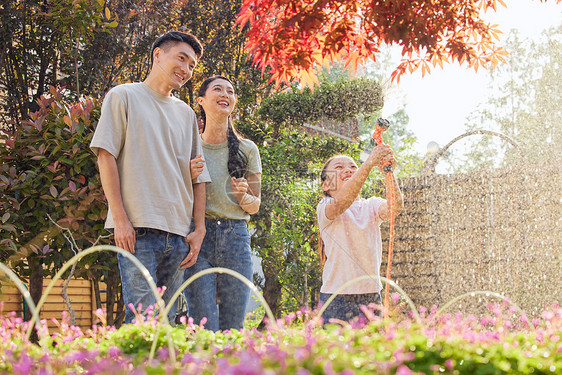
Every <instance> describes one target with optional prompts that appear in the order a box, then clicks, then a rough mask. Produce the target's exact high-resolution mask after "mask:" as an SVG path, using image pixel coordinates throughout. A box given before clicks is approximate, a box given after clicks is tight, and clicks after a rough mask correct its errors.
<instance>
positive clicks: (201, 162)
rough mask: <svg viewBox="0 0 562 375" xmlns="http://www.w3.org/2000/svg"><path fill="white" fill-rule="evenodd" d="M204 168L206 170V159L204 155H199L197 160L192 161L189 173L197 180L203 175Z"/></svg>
mask: <svg viewBox="0 0 562 375" xmlns="http://www.w3.org/2000/svg"><path fill="white" fill-rule="evenodd" d="M203 168H205V159H203V155H197V157H196V158H194V159H191V162H190V165H189V171H190V172H191V179H192V180H195V179H196V178H197V177H199V175H201V173H203Z"/></svg>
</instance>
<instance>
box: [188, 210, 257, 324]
mask: <svg viewBox="0 0 562 375" xmlns="http://www.w3.org/2000/svg"><path fill="white" fill-rule="evenodd" d="M205 227H206V229H207V233H206V235H205V239H204V240H203V244H202V246H201V251H200V252H199V257H198V258H197V262H196V263H195V264H194V265H193V266H191V267H189V268H187V269H186V270H185V280H187V279H188V278H190V277H191V276H193V275H195V274H196V273H197V272H199V271H203V270H206V269H208V268H212V267H224V268H229V269H231V270H234V271H236V272H238V273H240V274H242V275H243V276H244V277H246V278H247V279H248V280H250V281H252V274H253V271H252V254H251V249H250V234H249V233H248V226H247V223H246V221H245V220H231V219H216V220H215V219H205ZM249 298H250V289H249V288H248V286H246V285H245V284H244V283H242V282H241V281H240V280H238V279H236V278H234V277H233V276H231V275H227V274H217V273H211V274H208V275H205V276H201V277H199V278H197V279H196V280H195V281H194V282H192V283H191V284H189V285H188V286H187V288H186V289H185V299H186V300H187V306H188V310H189V312H188V313H189V316H190V317H192V318H193V320H194V323H196V324H199V323H200V322H201V319H203V317H206V318H207V323H206V324H205V328H207V329H209V330H211V331H218V330H226V329H233V328H235V329H242V327H243V325H244V317H245V316H246V306H247V304H248V300H249Z"/></svg>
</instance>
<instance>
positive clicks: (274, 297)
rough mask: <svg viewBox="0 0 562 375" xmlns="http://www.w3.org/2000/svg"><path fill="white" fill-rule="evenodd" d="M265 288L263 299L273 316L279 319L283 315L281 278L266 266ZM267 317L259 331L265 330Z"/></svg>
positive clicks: (261, 323)
mask: <svg viewBox="0 0 562 375" xmlns="http://www.w3.org/2000/svg"><path fill="white" fill-rule="evenodd" d="M263 273H264V277H265V282H264V288H263V291H262V292H263V298H264V299H265V302H267V304H268V305H269V308H270V309H271V312H272V313H273V316H274V317H275V318H276V319H277V318H279V315H280V313H281V306H280V303H279V302H280V301H281V283H280V282H279V278H278V277H277V273H275V272H272V271H271V270H267V266H264V270H263ZM267 318H268V317H267V315H265V316H264V318H263V319H262V321H261V322H260V324H259V325H258V328H259V329H263V328H265V319H267Z"/></svg>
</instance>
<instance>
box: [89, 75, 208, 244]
mask: <svg viewBox="0 0 562 375" xmlns="http://www.w3.org/2000/svg"><path fill="white" fill-rule="evenodd" d="M90 147H91V148H92V150H93V151H94V153H95V154H96V155H97V154H98V149H99V148H103V149H105V150H107V151H108V152H109V153H111V154H112V155H113V156H114V157H115V159H116V161H117V168H118V170H119V179H120V184H121V196H122V199H123V204H124V207H125V211H126V212H127V215H128V217H129V220H130V221H131V224H132V225H133V227H135V228H142V227H144V228H154V229H160V230H163V231H166V232H169V233H174V234H178V235H181V236H186V235H187V234H188V232H189V226H190V224H191V218H192V217H193V185H192V181H191V172H190V160H191V159H193V158H195V157H196V156H197V155H199V154H202V153H203V151H202V149H201V141H200V139H199V131H198V127H197V121H196V116H195V113H194V112H193V110H192V109H191V107H189V106H188V105H187V104H186V103H184V102H183V101H181V100H179V99H177V98H175V97H171V96H170V97H168V96H164V95H161V94H159V93H157V92H156V91H154V90H152V89H151V88H150V87H148V86H147V85H145V84H144V83H127V84H123V85H119V86H116V87H114V88H113V89H111V90H110V91H109V92H108V93H107V95H106V96H105V99H104V101H103V105H102V110H101V117H100V119H99V122H98V125H97V127H96V131H95V133H94V137H93V139H92V142H91V144H90ZM195 182H197V183H201V182H210V177H209V173H208V171H207V170H206V168H205V170H204V171H203V173H202V174H201V175H200V176H199V177H198V178H197V180H196V181H195ZM105 227H106V228H114V223H113V217H112V215H111V209H110V210H109V212H108V214H107V220H106V223H105Z"/></svg>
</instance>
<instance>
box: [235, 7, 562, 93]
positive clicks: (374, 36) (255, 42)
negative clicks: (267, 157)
mask: <svg viewBox="0 0 562 375" xmlns="http://www.w3.org/2000/svg"><path fill="white" fill-rule="evenodd" d="M560 1H561V0H557V2H558V3H559V2H560ZM498 3H499V4H501V5H504V2H503V0H462V1H458V0H442V1H435V2H433V1H432V2H429V1H425V0H413V1H404V0H390V1H370V0H368V1H367V0H343V1H342V0H338V1H336V0H288V1H287V0H244V2H243V3H242V8H241V10H240V12H239V14H238V19H237V24H239V25H240V26H241V27H244V26H246V25H248V24H249V30H248V33H247V36H248V42H247V43H246V49H247V50H248V51H249V53H250V54H251V55H252V56H253V63H254V64H255V65H257V66H258V67H259V68H260V69H261V70H262V72H265V71H269V72H270V73H271V74H272V75H271V80H272V81H275V83H276V85H279V84H280V83H281V82H286V83H290V82H291V81H292V80H293V79H294V78H296V79H298V80H300V81H301V82H302V84H303V85H308V86H310V87H312V86H314V85H316V84H318V79H317V77H316V75H317V73H318V72H319V71H320V69H321V67H322V66H324V65H326V64H329V63H331V62H333V61H334V60H339V59H342V60H344V61H345V65H346V66H348V65H351V66H352V67H353V68H355V69H356V68H357V66H358V65H364V64H365V62H366V61H368V60H369V59H371V60H375V53H377V52H379V49H380V47H381V46H382V45H387V44H398V45H400V46H402V47H403V48H402V55H403V56H404V57H405V60H403V62H402V63H400V65H399V66H398V67H397V68H396V70H395V71H394V72H393V78H396V79H399V77H400V75H401V74H403V73H405V72H406V71H409V72H412V71H414V70H416V69H418V68H421V69H422V73H426V72H429V71H430V69H431V68H432V67H435V66H436V65H438V64H439V65H440V66H442V65H443V63H446V62H449V61H450V60H452V61H457V62H458V63H461V64H462V63H463V62H466V63H467V64H468V66H470V67H473V68H474V69H478V68H479V67H486V66H490V65H491V66H492V67H493V66H495V65H496V64H497V63H498V62H499V61H504V59H503V56H504V55H505V51H503V50H502V49H501V48H500V47H498V46H497V45H496V44H495V39H497V35H498V33H499V30H498V29H496V28H495V25H490V24H487V23H486V22H484V21H483V20H482V18H481V14H482V13H483V12H485V11H486V10H488V9H494V10H495V9H496V7H497V6H498Z"/></svg>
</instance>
